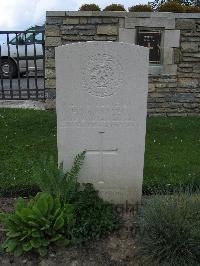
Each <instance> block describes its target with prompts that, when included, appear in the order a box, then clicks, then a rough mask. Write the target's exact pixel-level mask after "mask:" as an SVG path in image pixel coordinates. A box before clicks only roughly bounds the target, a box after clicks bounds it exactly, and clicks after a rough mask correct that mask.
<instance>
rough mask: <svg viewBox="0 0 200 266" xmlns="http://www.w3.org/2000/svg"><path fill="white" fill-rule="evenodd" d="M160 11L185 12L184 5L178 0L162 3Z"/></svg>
mask: <svg viewBox="0 0 200 266" xmlns="http://www.w3.org/2000/svg"><path fill="white" fill-rule="evenodd" d="M158 11H159V12H174V13H182V12H184V6H183V5H181V4H180V3H178V2H176V1H169V2H166V3H164V4H161V5H160V6H159V8H158Z"/></svg>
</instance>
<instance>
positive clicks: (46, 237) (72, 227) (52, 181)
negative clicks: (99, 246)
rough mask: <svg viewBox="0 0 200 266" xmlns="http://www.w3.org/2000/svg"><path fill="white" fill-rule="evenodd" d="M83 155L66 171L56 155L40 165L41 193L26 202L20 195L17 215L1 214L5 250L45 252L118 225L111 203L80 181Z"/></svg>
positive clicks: (37, 174)
mask: <svg viewBox="0 0 200 266" xmlns="http://www.w3.org/2000/svg"><path fill="white" fill-rule="evenodd" d="M84 158H85V152H82V153H80V154H78V155H77V156H76V157H75V160H74V164H73V166H72V168H71V170H70V171H69V172H67V173H66V174H65V173H64V171H63V166H62V165H61V166H60V168H58V167H57V164H56V163H55V162H54V160H53V158H46V159H45V160H44V161H43V163H42V165H41V164H38V166H37V169H38V170H37V171H36V173H35V181H36V183H37V184H38V186H39V187H40V189H41V190H42V192H40V193H38V194H37V195H36V197H35V198H34V199H32V200H30V201H29V202H27V203H25V201H24V200H23V199H22V198H19V199H18V200H17V204H16V210H15V213H14V214H3V213H2V214H1V215H0V218H1V219H0V220H1V221H2V222H3V223H4V227H5V230H6V232H7V234H6V235H7V239H6V241H5V243H4V245H3V248H4V249H5V251H6V252H9V253H13V254H14V255H15V256H20V255H21V254H22V253H23V252H28V251H31V250H33V251H36V252H37V253H39V254H40V255H46V254H47V252H48V247H49V246H50V245H51V244H62V245H69V244H72V243H81V242H85V241H87V240H89V239H94V238H95V239H99V238H100V237H101V236H103V235H105V234H106V233H107V232H110V231H112V230H114V229H116V228H117V227H118V225H119V222H120V220H119V216H118V214H117V213H116V212H114V210H113V207H112V205H111V204H109V203H107V202H105V201H103V200H102V199H101V198H100V197H99V195H98V192H97V191H96V190H95V189H94V188H93V185H92V184H82V185H80V184H79V183H78V181H77V177H78V173H79V171H80V168H81V165H82V163H83V160H84Z"/></svg>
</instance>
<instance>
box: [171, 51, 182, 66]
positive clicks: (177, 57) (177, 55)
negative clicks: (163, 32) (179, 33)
mask: <svg viewBox="0 0 200 266" xmlns="http://www.w3.org/2000/svg"><path fill="white" fill-rule="evenodd" d="M181 57H182V54H181V51H180V49H179V48H174V49H173V61H174V64H179V63H180V61H181Z"/></svg>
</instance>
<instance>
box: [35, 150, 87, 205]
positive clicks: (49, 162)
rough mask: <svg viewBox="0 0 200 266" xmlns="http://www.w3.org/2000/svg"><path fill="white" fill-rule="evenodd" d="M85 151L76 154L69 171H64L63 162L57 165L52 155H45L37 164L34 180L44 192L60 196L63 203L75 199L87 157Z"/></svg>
mask: <svg viewBox="0 0 200 266" xmlns="http://www.w3.org/2000/svg"><path fill="white" fill-rule="evenodd" d="M85 153H86V152H85V151H83V152H82V153H79V154H77V155H76V157H75V159H74V163H73V165H72V167H71V169H70V170H69V171H68V172H66V173H65V172H64V169H63V163H61V164H60V166H59V167H57V163H56V162H55V160H54V158H53V157H52V156H50V157H47V156H46V157H43V158H42V160H40V161H39V163H38V165H37V166H36V169H37V170H36V172H35V174H34V180H35V182H36V184H37V185H38V186H39V188H40V190H41V191H43V192H48V193H49V194H51V195H52V196H53V197H56V198H59V199H60V200H61V202H62V203H67V202H68V203H70V202H72V201H73V200H75V198H76V195H77V192H78V189H79V183H78V181H77V178H78V174H79V172H80V169H81V166H82V164H83V161H84V159H85Z"/></svg>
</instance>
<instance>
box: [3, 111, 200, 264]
mask: <svg viewBox="0 0 200 266" xmlns="http://www.w3.org/2000/svg"><path fill="white" fill-rule="evenodd" d="M199 133H200V119H199V118H194V117H193V118H192V117H185V118H181V117H180V118H178V117H171V118H170V117H167V118H161V117H155V118H148V119H147V134H146V150H145V167H144V185H143V195H144V197H143V201H144V199H146V198H148V197H152V196H150V195H151V194H152V193H155V192H159V193H161V194H168V193H171V192H172V191H174V190H175V191H176V190H178V189H180V187H182V188H190V189H192V190H193V191H197V192H198V191H199V190H198V189H199V185H200V183H199V182H200V156H199V150H200V134H199ZM44 154H48V155H53V156H54V158H55V161H56V160H57V148H56V114H55V112H53V111H38V110H37V111H36V110H20V109H0V159H1V161H0V194H1V199H0V206H1V207H0V210H1V211H6V212H10V211H13V204H14V202H15V200H16V197H18V196H24V197H28V196H30V195H31V194H33V195H34V194H35V193H36V192H37V191H38V187H37V186H36V185H35V183H34V179H33V175H34V173H35V165H36V163H37V162H38V160H42V155H44ZM122 178H123V177H122ZM126 215H127V217H128V220H127V221H126V223H125V225H124V226H123V227H121V228H120V229H119V230H117V231H115V232H113V233H110V234H109V235H108V236H107V237H103V238H102V239H100V240H98V241H92V242H91V241H88V243H86V245H84V246H81V247H80V246H79V247H78V248H77V247H69V248H59V249H58V250H56V251H55V250H53V249H52V250H50V254H49V256H48V257H46V258H44V259H40V258H38V257H37V256H35V255H26V256H23V257H21V258H17V259H15V258H13V256H8V255H5V254H3V253H2V254H0V264H1V265H10V264H11V263H12V265H23V264H27V265H145V264H140V262H138V264H137V262H136V261H135V253H136V252H135V249H137V245H136V242H135V236H136V225H135V223H134V221H132V216H131V220H130V215H129V214H127V213H125V214H124V216H126ZM154 223H155V220H154ZM0 238H1V241H2V240H3V239H4V236H3V233H2V232H1V234H0ZM148 265H150V264H148ZM153 265H156V264H153ZM177 265H178V264H177ZM188 265H198V264H188Z"/></svg>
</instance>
